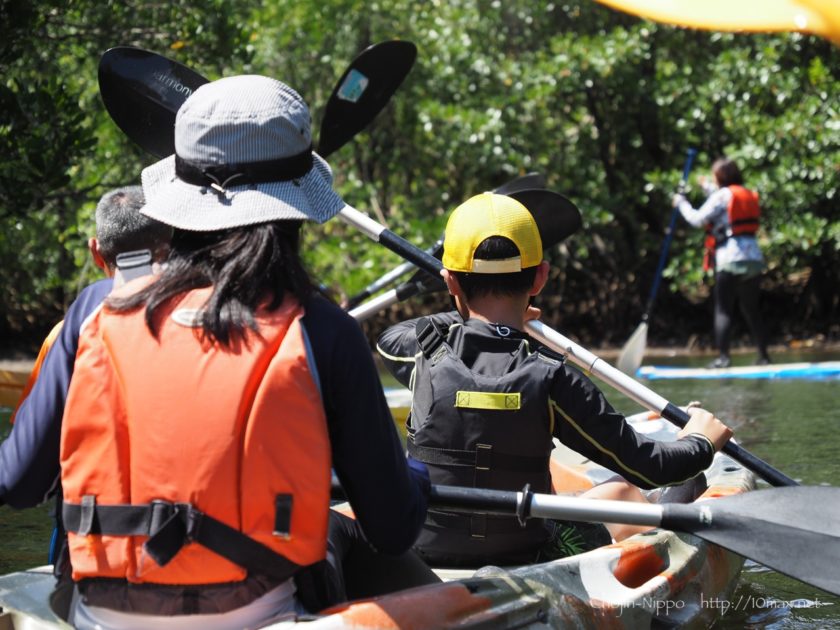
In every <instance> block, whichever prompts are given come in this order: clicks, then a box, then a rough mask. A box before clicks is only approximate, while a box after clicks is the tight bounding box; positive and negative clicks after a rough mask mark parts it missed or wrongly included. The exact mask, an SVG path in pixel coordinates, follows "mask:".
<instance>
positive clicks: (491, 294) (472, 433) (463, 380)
mask: <svg viewBox="0 0 840 630" xmlns="http://www.w3.org/2000/svg"><path fill="white" fill-rule="evenodd" d="M443 266H444V270H443V272H442V275H443V278H444V280H445V282H446V285H447V288H448V290H449V292H450V294H451V295H452V297H453V299H454V302H455V306H456V311H455V312H448V313H438V314H435V315H432V316H431V317H423V318H419V319H416V320H411V321H407V322H403V323H401V324H398V325H396V326H393V327H391V328H389V329H388V330H386V331H385V333H383V335H382V336H381V337H380V338H379V341H378V344H377V349H378V351H379V353H380V354H381V355H382V357H383V359H384V362H385V365H386V366H387V368H388V369H389V370H390V371H391V373H392V374H393V375H394V376H395V377H396V378H397V380H399V381H400V382H401V383H402V384H403V385H405V386H407V387H409V388H410V389H411V390H412V392H413V400H412V408H411V413H410V414H409V418H408V420H407V421H406V425H407V434H408V440H407V446H408V454H409V456H410V457H411V458H413V459H416V460H420V461H422V462H424V463H425V464H426V465H427V466H428V468H429V471H430V473H431V479H432V482H433V483H438V484H444V485H458V486H475V487H483V488H496V489H504V490H521V489H522V487H523V486H524V485H525V484H526V483H527V484H530V486H531V489H532V490H534V491H537V492H550V490H551V478H550V473H549V458H550V454H551V450H552V448H553V442H552V438H557V439H559V440H560V441H561V442H563V443H564V444H566V445H567V446H569V447H570V448H572V449H574V450H576V451H578V452H579V453H581V454H583V455H584V456H586V457H588V458H589V459H591V460H593V461H594V462H596V463H598V464H601V465H603V466H606V467H607V468H609V469H611V470H613V471H614V472H616V473H618V474H619V475H621V476H622V477H624V478H625V479H627V480H629V481H630V482H632V483H633V484H636V485H638V486H640V487H643V488H653V487H657V486H662V485H669V484H677V483H681V482H683V481H686V480H688V479H691V478H693V477H694V476H696V475H698V474H699V473H700V472H701V471H703V470H704V469H705V468H706V467H708V466H709V464H710V463H711V460H712V457H713V455H714V452H715V450H717V449H718V448H720V447H721V446H722V445H723V444H724V443H725V442H726V440H727V439H728V438H729V436H730V435H731V432H730V431H729V430H728V429H727V428H726V427H725V426H724V425H723V424H721V423H720V422H719V421H718V420H717V419H716V418H714V416H712V415H711V414H709V413H708V412H705V411H702V410H694V411H693V412H692V413H693V415H692V420H691V422H690V423H689V425H687V426H686V428H685V429H684V430H683V431H681V433H680V439H678V440H677V441H676V442H672V443H661V442H656V441H653V440H650V439H647V438H645V437H644V436H642V435H640V434H638V433H636V432H635V431H634V430H633V429H632V428H631V427H630V426H629V425H628V424H627V423H626V421H625V419H624V417H623V416H622V415H621V414H619V413H618V412H616V411H615V410H614V409H613V408H612V407H611V406H610V405H609V403H608V402H607V401H606V399H605V398H604V396H603V394H602V393H601V392H600V391H599V390H598V389H597V388H596V387H595V385H594V384H593V383H592V382H591V381H590V380H589V379H588V378H586V377H585V376H584V375H583V374H582V373H580V372H579V371H577V370H576V369H574V368H572V367H570V366H567V365H565V363H564V362H563V360H562V358H561V357H560V356H558V355H556V354H553V353H551V352H549V351H547V350H546V349H545V348H542V347H540V346H538V345H537V344H536V343H535V342H534V341H533V340H531V339H530V338H529V337H528V336H527V335H526V334H525V333H524V332H523V329H524V327H525V322H526V321H527V320H529V319H535V318H536V317H538V316H539V311H538V310H537V309H535V308H533V307H530V306H529V300H530V298H531V297H532V296H535V295H537V294H539V293H540V291H541V290H542V288H543V286H544V285H545V282H546V280H547V277H548V270H549V266H548V263H547V262H545V261H543V260H542V242H541V239H540V233H539V230H538V228H537V224H536V222H535V220H534V217H533V216H532V215H531V213H530V212H529V211H528V209H527V208H525V206H523V205H522V204H521V203H519V202H518V201H516V200H514V199H512V198H510V197H506V196H504V195H496V194H492V193H484V194H481V195H478V196H476V197H473V198H471V199H469V200H468V201H466V202H465V203H463V204H462V205H461V206H459V207H458V208H456V209H455V211H454V212H453V213H452V215H451V217H450V218H449V222H448V224H447V226H446V233H445V238H444V254H443ZM590 496H598V497H601V498H607V497H610V498H630V499H635V500H644V498H643V497H642V496H641V494H640V493H639V492H638V491H637V490H635V489H633V488H631V487H630V486H629V484H627V483H625V482H623V481H621V482H613V483H608V484H604V485H603V486H599V487H598V488H596V489H595V490H594V491H592V495H590ZM546 525H547V526H546ZM546 525H544V524H542V523H541V522H540V521H530V522H528V523H526V525H525V527H521V526H520V525H519V523H518V522H517V519H516V518H514V517H503V516H489V515H478V516H475V515H472V516H470V515H463V514H456V513H451V512H447V511H443V510H433V509H430V510H429V511H428V513H427V518H426V522H425V524H424V527H423V531H422V532H421V534H420V537H419V538H418V540H417V542H416V544H415V549H416V550H417V551H418V552H419V553H420V554H421V555H422V556H423V557H424V559H426V560H427V562H429V563H430V564H434V565H438V566H443V565H448V566H471V567H474V566H481V565H483V564H487V563H495V564H518V563H524V562H532V561H535V560H537V559H539V558H543V559H545V558H546V557H558V555H563V554H566V553H569V552H574V551H577V550H578V549H574V548H572V549H557V547H562V545H559V544H558V542H559V541H560V540H561V539H564V538H568V537H569V535H570V534H572V535H573V536H577V537H578V538H580V537H583V538H588V539H589V543H590V545H591V546H596V545H597V544H602V543H604V542H609V536H608V535H606V532H605V531H604V530H603V529H602V528H601V526H598V528H597V529H595V530H593V529H592V528H591V527H590V528H587V527H586V526H576V525H570V524H567V525H566V526H565V527H569V526H571V527H574V528H575V530H576V531H575V532H569V531H568V529H566V531H560V530H559V529H558V527H557V525H556V524H555V523H547V524H546ZM610 532H611V534H612V535H613V536H615V537H621V536H623V535H627V534H628V533H630V532H629V531H628V530H626V529H621V528H615V529H611V530H610ZM552 548H553V549H552Z"/></svg>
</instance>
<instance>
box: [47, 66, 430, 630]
mask: <svg viewBox="0 0 840 630" xmlns="http://www.w3.org/2000/svg"><path fill="white" fill-rule="evenodd" d="M175 147H176V154H175V155H173V156H170V157H169V158H166V159H164V160H162V161H161V162H158V163H157V164H154V165H152V166H150V167H149V168H147V169H145V170H144V171H143V187H144V191H145V194H146V198H147V206H146V207H145V208H144V209H143V213H144V214H146V215H147V216H150V217H153V218H155V219H158V220H159V221H162V222H163V223H166V224H168V225H171V226H173V227H174V228H175V233H174V237H173V240H172V252H171V255H170V258H169V261H168V264H167V265H166V267H165V269H164V270H163V271H162V273H161V274H160V275H159V276H157V277H156V278H154V279H152V280H150V279H146V280H138V281H135V282H133V283H129V284H128V285H126V286H125V287H124V288H123V289H122V290H121V291H119V292H117V293H115V294H114V295H113V296H112V298H111V299H109V300H108V301H107V302H106V304H105V305H104V307H103V308H102V309H101V310H100V311H98V312H97V313H96V314H95V315H94V316H93V317H92V319H91V320H90V322H89V324H88V325H87V327H86V328H85V330H84V332H83V334H82V336H81V340H80V347H79V353H78V355H77V362H76V367H75V374H74V379H73V384H72V387H71V390H70V393H69V398H68V402H67V410H66V413H65V417H64V422H63V427H62V439H61V466H62V486H63V492H64V510H63V515H64V521H65V525H66V527H67V530H68V532H69V536H68V544H69V549H70V560H71V564H72V567H73V580H74V581H75V584H76V593H77V596H76V598H75V599H76V603H75V611H74V612H73V617H72V618H71V621H72V622H73V623H74V624H75V625H78V626H79V627H95V626H97V625H100V626H107V627H110V626H119V627H202V628H228V627H231V628H233V627H239V628H241V627H245V626H249V627H251V626H255V625H259V624H260V623H263V622H264V621H265V620H267V619H270V618H273V617H275V616H277V615H278V614H283V613H286V612H292V611H298V612H299V611H301V610H304V607H303V606H302V605H301V603H300V597H299V596H296V595H295V582H294V580H293V578H294V577H296V576H299V575H300V574H301V571H302V569H303V568H307V567H313V566H318V564H319V563H321V562H322V561H323V560H324V558H325V556H326V547H327V531H328V527H331V526H332V525H331V518H332V517H331V516H330V515H329V512H330V511H329V509H328V506H329V491H330V475H331V468H332V469H334V471H335V473H336V474H337V476H338V478H339V480H340V481H341V482H342V485H343V486H344V489H345V491H346V493H347V495H348V498H349V500H350V503H351V505H352V506H353V508H354V511H355V514H356V518H357V521H356V522H357V523H358V525H359V526H360V528H361V530H363V532H364V537H365V539H366V540H367V541H368V542H369V544H370V545H372V546H373V547H375V548H376V549H377V550H378V551H380V552H384V553H389V554H400V553H402V552H403V551H405V550H406V549H408V548H409V547H410V545H411V544H412V542H413V541H414V539H415V537H416V535H417V533H418V531H419V529H420V526H421V524H422V521H423V518H424V515H425V511H426V496H425V494H426V492H427V489H428V476H427V474H426V475H425V476H424V474H423V473H424V472H425V471H424V470H423V469H422V468H421V467H418V469H417V470H412V469H410V468H409V467H408V466H407V465H406V462H405V458H404V456H403V453H402V449H401V446H400V443H399V439H398V437H397V434H396V431H395V429H394V426H393V424H392V421H391V416H390V412H389V410H388V407H387V404H386V402H385V398H384V395H383V393H382V388H381V384H380V382H379V378H378V375H377V373H376V370H375V367H374V364H373V360H372V357H371V354H370V351H369V348H368V346H367V342H366V340H365V338H364V336H363V335H362V333H361V331H360V330H359V328H358V326H357V325H356V323H355V322H354V321H353V320H352V319H351V318H350V317H349V316H347V315H346V314H344V313H343V312H342V311H341V310H340V309H339V308H338V307H337V306H335V305H333V304H332V303H330V302H328V301H327V300H326V299H324V298H323V297H321V296H319V295H318V294H317V292H316V291H315V290H314V288H313V285H312V283H311V282H310V279H309V276H308V275H307V273H306V271H305V269H304V267H303V265H302V263H301V259H300V256H299V246H300V226H301V224H302V222H303V221H306V220H311V221H316V222H319V223H322V222H324V221H326V220H328V219H329V218H331V217H332V216H334V215H335V214H336V213H337V212H338V211H339V210H340V209H341V208H342V207H343V205H344V204H343V202H342V200H341V199H340V198H339V196H338V195H337V194H336V193H335V192H334V191H333V190H332V175H331V172H330V169H329V166H328V165H327V163H326V162H325V161H324V160H323V159H322V158H321V157H320V156H318V155H317V154H316V153H314V152H313V151H312V147H311V137H310V116H309V110H308V108H307V106H306V104H305V103H304V101H303V100H302V99H301V97H300V96H299V95H298V94H297V93H296V92H295V91H294V90H292V89H291V88H289V87H288V86H286V85H284V84H283V83H280V82H279V81H275V80H272V79H268V78H266V77H259V76H240V77H231V78H227V79H222V80H219V81H215V82H213V83H209V84H206V85H204V86H202V87H201V88H199V89H198V90H197V91H196V92H195V93H194V94H193V95H192V96H191V97H190V98H189V99H187V101H186V102H185V103H184V105H183V106H182V107H181V109H180V111H179V112H178V115H177V119H176V123H175ZM361 535H362V534H361V531H359V532H358V536H360V537H361Z"/></svg>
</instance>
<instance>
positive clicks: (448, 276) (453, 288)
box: [440, 269, 461, 297]
mask: <svg viewBox="0 0 840 630" xmlns="http://www.w3.org/2000/svg"><path fill="white" fill-rule="evenodd" d="M440 275H441V277H442V278H443V281H444V282H445V283H446V289H447V291H449V295H454V296H456V297H457V296H458V295H459V294H460V293H461V283H460V282H458V278H456V277H455V275H454V274H452V273H450V272H449V270H448V269H441V270H440Z"/></svg>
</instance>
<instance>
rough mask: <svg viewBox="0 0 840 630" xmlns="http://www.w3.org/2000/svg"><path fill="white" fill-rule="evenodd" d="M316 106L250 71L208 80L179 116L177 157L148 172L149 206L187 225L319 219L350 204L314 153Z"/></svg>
mask: <svg viewBox="0 0 840 630" xmlns="http://www.w3.org/2000/svg"><path fill="white" fill-rule="evenodd" d="M310 122H311V117H310V114H309V108H308V107H307V105H306V103H305V102H304V100H303V99H302V98H301V97H300V95H299V94H298V93H297V92H296V91H295V90H293V89H292V88H290V87H289V86H287V85H285V84H284V83H281V82H280V81H277V80H275V79H271V78H268V77H263V76H257V75H242V76H235V77H228V78H225V79H220V80H218V81H213V82H211V83H207V84H205V85H202V86H201V87H200V88H198V89H197V90H196V91H195V92H194V93H193V94H192V95H191V96H190V97H189V98H188V99H187V100H186V101H184V104H183V105H182V106H181V108H180V109H179V110H178V114H177V116H176V119H175V155H172V156H169V157H168V158H165V159H164V160H161V161H160V162H158V163H156V164H153V165H152V166H149V167H148V168H146V169H144V170H143V174H142V180H143V191H144V193H145V195H146V200H147V204H146V206H145V207H144V208H143V209H142V211H141V212H143V214H146V215H147V216H150V217H152V218H154V219H157V220H158V221H161V222H163V223H166V224H168V225H172V226H174V227H177V228H180V229H183V230H195V231H215V230H222V229H227V228H234V227H241V226H245V225H252V224H256V223H265V222H268V221H278V220H312V221H317V222H318V223H323V222H324V221H326V220H328V219H330V218H331V217H333V216H334V215H336V214H337V213H338V212H339V211H340V210H341V208H342V207H344V202H343V201H342V200H341V198H340V197H339V196H338V195H337V194H336V193H335V191H333V189H332V172H331V170H330V167H329V165H328V164H327V162H326V161H325V160H324V159H323V158H322V157H321V156H319V155H318V154H317V153H315V152H313V151H312V136H311V130H310Z"/></svg>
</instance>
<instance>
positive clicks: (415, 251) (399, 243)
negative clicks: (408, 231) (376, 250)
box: [378, 230, 443, 278]
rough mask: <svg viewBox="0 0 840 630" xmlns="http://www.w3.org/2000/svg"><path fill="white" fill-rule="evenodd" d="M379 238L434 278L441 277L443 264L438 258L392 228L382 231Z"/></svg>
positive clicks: (386, 245)
mask: <svg viewBox="0 0 840 630" xmlns="http://www.w3.org/2000/svg"><path fill="white" fill-rule="evenodd" d="M378 240H379V242H380V243H381V244H382V245H384V246H385V247H387V248H388V249H390V250H391V251H392V252H394V253H396V254H398V255H400V256H402V257H403V258H405V259H406V260H410V261H411V262H413V263H414V264H415V265H417V266H418V267H420V269H422V270H423V271H425V272H426V273H428V274H429V275H431V276H433V277H434V278H439V277H440V270H441V269H443V264H442V263H441V262H440V261H439V260H438V259H437V258H435V257H434V256H432V255H431V254H429V253H427V252H424V251H423V250H422V249H419V248H418V247H416V246H414V245H412V244H411V243H409V242H408V241H407V240H405V239H404V238H402V237H401V236H397V235H396V234H394V233H393V232H392V231H391V230H383V231H382V232H380V233H379V238H378Z"/></svg>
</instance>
